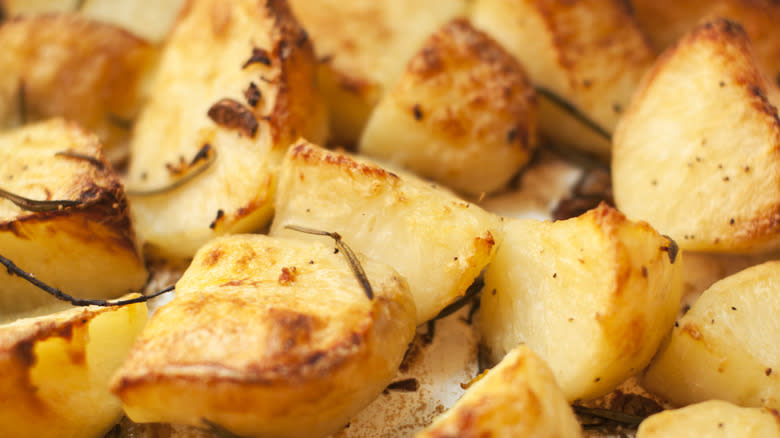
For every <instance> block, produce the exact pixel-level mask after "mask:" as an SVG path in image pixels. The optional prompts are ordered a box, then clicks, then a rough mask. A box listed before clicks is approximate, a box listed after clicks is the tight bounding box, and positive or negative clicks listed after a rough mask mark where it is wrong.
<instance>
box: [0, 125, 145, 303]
mask: <svg viewBox="0 0 780 438" xmlns="http://www.w3.org/2000/svg"><path fill="white" fill-rule="evenodd" d="M0 189H3V190H5V191H7V192H10V193H13V194H16V195H19V196H23V197H25V198H28V199H33V200H62V201H67V202H71V203H73V205H70V206H67V207H65V208H61V209H56V208H55V209H54V210H52V211H39V212H35V211H29V209H27V208H22V207H19V206H17V205H15V204H14V203H12V202H11V201H9V200H7V199H4V198H2V197H0V254H1V255H3V256H5V257H7V258H9V259H11V260H13V261H14V262H15V263H16V264H17V265H18V266H19V267H21V268H22V269H24V270H26V271H27V272H31V273H33V274H34V275H35V276H36V277H38V278H39V279H41V280H43V281H44V282H46V283H48V284H51V285H52V286H55V287H57V288H59V289H62V290H63V291H65V292H66V293H70V294H72V295H75V296H78V297H79V298H111V297H116V296H119V295H121V294H124V293H126V292H128V291H129V290H138V289H139V288H141V287H143V285H144V282H145V281H146V276H147V274H146V268H145V267H144V262H143V259H142V257H141V254H140V251H139V250H138V248H137V243H136V239H135V233H134V232H133V227H132V225H131V223H130V217H129V213H128V205H127V199H126V198H125V195H124V191H123V189H122V185H121V184H120V182H119V179H118V178H117V176H116V174H115V173H114V171H113V170H112V169H111V166H110V165H109V164H108V163H107V162H106V160H105V159H104V157H103V152H102V150H101V147H100V144H99V142H98V140H97V138H95V137H94V136H92V135H89V134H87V133H85V132H84V131H82V130H81V129H80V128H79V127H78V126H76V125H75V124H72V123H68V122H65V121H63V120H62V119H52V120H50V121H47V122H40V123H36V124H30V125H27V126H25V127H23V128H19V129H16V130H12V131H7V132H4V133H3V134H0ZM0 284H2V286H0V314H7V313H12V312H18V311H24V310H29V309H32V308H34V307H36V306H40V305H43V304H46V303H51V302H53V301H54V298H52V297H50V296H49V295H47V294H46V293H45V292H43V291H41V290H39V289H37V288H35V287H34V286H32V285H30V284H29V283H27V282H26V281H24V280H22V279H20V278H18V277H12V276H10V275H8V274H7V273H6V272H5V270H2V271H0Z"/></svg>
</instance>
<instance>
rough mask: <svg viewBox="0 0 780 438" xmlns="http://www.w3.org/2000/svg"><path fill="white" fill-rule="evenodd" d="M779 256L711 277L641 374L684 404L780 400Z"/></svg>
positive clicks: (778, 404) (773, 403)
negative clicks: (779, 330) (779, 335)
mask: <svg viewBox="0 0 780 438" xmlns="http://www.w3.org/2000/svg"><path fill="white" fill-rule="evenodd" d="M778 285H780V262H778V261H771V262H766V263H762V264H760V265H756V266H753V267H750V268H747V269H745V270H743V271H740V272H739V273H736V274H734V275H731V276H729V277H726V278H725V279H723V280H720V281H718V282H717V283H715V284H713V285H712V286H711V287H710V288H709V289H707V290H706V291H704V293H703V294H702V295H701V297H699V299H698V300H697V301H696V302H695V303H694V304H693V306H692V307H691V309H690V310H689V311H688V312H687V313H686V314H685V315H684V316H683V317H682V318H680V320H679V321H678V322H677V324H675V328H674V330H673V331H672V335H671V337H670V339H669V340H668V341H666V342H665V343H664V345H663V346H662V347H661V349H660V350H659V352H658V354H657V355H656V357H655V358H654V359H653V362H652V363H651V364H650V366H649V367H648V369H647V371H646V372H645V374H644V378H643V380H642V382H643V385H644V386H645V387H646V388H647V389H648V390H649V391H651V392H654V393H656V394H659V395H661V396H662V397H664V398H666V399H668V400H669V401H670V402H672V403H675V404H678V405H683V404H689V403H696V402H700V401H705V400H709V399H715V398H716V399H720V400H726V401H730V402H732V403H735V404H738V405H741V406H768V407H770V408H773V409H778V408H780V372H778V370H780V347H778V342H777V340H776V339H775V337H776V335H777V330H776V328H777V324H776V316H777V315H778V312H780V297H778V295H777V288H778Z"/></svg>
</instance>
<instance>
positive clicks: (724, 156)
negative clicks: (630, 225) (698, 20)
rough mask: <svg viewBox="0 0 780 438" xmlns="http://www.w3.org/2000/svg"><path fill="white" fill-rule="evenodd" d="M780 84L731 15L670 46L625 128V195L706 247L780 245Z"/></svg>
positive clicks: (618, 157) (655, 221)
mask: <svg viewBox="0 0 780 438" xmlns="http://www.w3.org/2000/svg"><path fill="white" fill-rule="evenodd" d="M779 98H780V95H779V94H778V91H777V88H776V87H775V86H774V85H772V84H770V83H767V82H766V81H765V80H764V78H763V77H762V76H761V73H760V72H759V69H758V67H757V65H756V62H755V59H754V57H753V55H752V52H751V49H750V44H749V40H748V37H747V36H746V35H745V32H744V31H743V30H742V28H741V27H740V26H739V25H738V24H735V23H733V22H731V21H727V20H723V19H718V20H715V21H711V22H707V23H704V24H702V25H701V26H699V27H697V28H696V29H695V30H694V31H692V32H691V33H689V34H688V35H687V36H685V37H684V38H683V39H682V40H681V41H680V42H679V43H678V44H677V45H676V46H675V47H673V48H672V49H670V50H669V51H667V52H666V53H665V54H664V56H663V57H662V58H661V59H660V60H659V61H658V63H657V64H656V66H655V67H654V69H653V71H652V73H651V74H649V75H648V77H647V79H646V81H645V82H644V83H643V85H642V88H641V90H640V91H638V92H637V94H636V96H635V98H634V100H633V102H632V104H631V108H630V109H629V111H628V112H627V114H626V116H625V118H624V119H623V121H622V122H621V124H620V126H619V127H618V129H617V132H616V133H615V142H614V154H613V160H612V176H613V184H614V193H615V201H616V202H617V206H618V208H620V209H621V211H624V212H625V213H626V215H627V216H629V217H633V218H637V219H642V220H646V221H648V222H649V223H650V224H651V225H653V226H654V227H655V228H656V229H658V230H659V231H661V232H662V233H665V234H668V235H670V236H671V237H672V238H674V239H675V240H677V241H678V243H679V244H680V247H682V248H684V249H690V250H696V251H704V250H706V251H715V252H736V251H739V252H747V251H758V250H764V249H769V248H777V247H778V244H780V172H779V171H778V167H779V166H780V158H778V155H777V149H778V147H780V120H779V119H778V116H777V109H776V108H775V106H774V105H773V104H772V102H778V101H780V100H778V99H779Z"/></svg>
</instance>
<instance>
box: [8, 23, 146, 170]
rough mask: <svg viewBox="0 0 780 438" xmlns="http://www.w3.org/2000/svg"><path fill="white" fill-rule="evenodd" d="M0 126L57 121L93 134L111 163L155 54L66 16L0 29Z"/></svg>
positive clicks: (120, 150)
mask: <svg viewBox="0 0 780 438" xmlns="http://www.w3.org/2000/svg"><path fill="white" fill-rule="evenodd" d="M0 47H2V48H3V50H2V51H0V65H2V68H3V74H2V75H0V128H10V127H15V126H19V125H22V124H24V123H29V122H34V121H39V120H44V119H48V118H50V117H56V116H62V117H65V118H67V119H70V120H74V121H76V122H78V123H80V124H81V125H82V126H83V127H84V128H86V129H87V130H89V131H92V132H94V133H95V134H97V136H98V137H99V138H100V140H101V142H102V143H103V144H104V146H105V148H106V154H107V156H108V157H109V159H110V160H111V161H116V160H118V159H122V158H125V157H126V156H127V143H128V141H129V138H130V128H131V127H132V122H133V121H134V119H135V118H136V116H137V115H138V112H139V110H140V108H141V104H142V103H143V98H144V84H145V81H146V79H148V75H149V73H150V72H151V69H152V67H153V66H154V64H155V60H156V57H157V50H156V49H155V48H154V47H153V46H151V45H150V44H149V43H147V42H146V41H143V40H141V39H139V38H138V37H136V36H133V35H131V34H129V33H127V32H126V31H124V30H122V29H119V28H117V27H114V26H111V25H109V24H105V23H98V22H96V21H92V20H89V19H86V18H84V17H80V16H78V15H73V14H59V15H56V14H54V15H41V16H29V17H22V18H16V19H13V20H9V21H7V22H5V23H3V25H2V26H0Z"/></svg>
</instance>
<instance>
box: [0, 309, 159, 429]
mask: <svg viewBox="0 0 780 438" xmlns="http://www.w3.org/2000/svg"><path fill="white" fill-rule="evenodd" d="M147 315H148V312H147V310H146V305H145V304H143V303H138V304H131V305H127V306H122V307H94V306H90V307H82V308H71V309H69V310H66V311H63V312H59V313H56V314H51V315H46V316H41V317H36V318H26V319H20V320H17V321H15V322H12V323H8V324H4V325H0V369H2V370H3V373H2V376H0V394H2V397H0V430H2V432H3V436H7V437H14V438H28V437H29V438H49V437H50V438H100V437H102V436H103V435H104V434H105V433H106V432H107V431H108V429H110V428H111V426H113V425H114V423H116V421H117V420H119V417H120V415H121V412H122V410H121V406H120V403H119V400H118V399H116V397H114V396H113V395H111V393H110V392H109V390H108V382H109V379H110V378H111V375H112V374H113V373H114V371H116V369H117V368H119V365H120V364H121V363H122V361H124V359H125V357H126V355H127V352H128V351H129V350H130V346H131V345H132V343H133V340H134V339H135V338H136V336H137V335H138V334H139V333H140V332H141V329H142V328H143V326H144V324H145V323H146V319H147Z"/></svg>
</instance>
